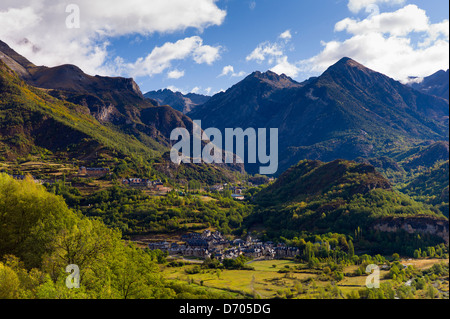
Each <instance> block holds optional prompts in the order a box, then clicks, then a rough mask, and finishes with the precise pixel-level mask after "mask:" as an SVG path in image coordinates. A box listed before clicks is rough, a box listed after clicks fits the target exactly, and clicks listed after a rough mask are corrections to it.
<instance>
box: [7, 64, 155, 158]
mask: <svg viewBox="0 0 450 319" xmlns="http://www.w3.org/2000/svg"><path fill="white" fill-rule="evenodd" d="M0 94H1V95H0V96H1V101H0V112H1V116H0V138H1V141H0V146H1V156H2V157H4V158H15V157H17V156H23V155H26V154H29V153H35V154H39V153H40V152H43V151H44V149H46V150H49V151H51V152H69V153H70V154H71V156H72V157H75V158H86V157H89V155H90V154H89V152H101V151H103V150H105V148H107V149H109V151H112V150H116V151H117V152H119V153H121V154H122V155H128V154H131V153H134V154H136V155H139V154H140V155H143V154H146V156H150V157H152V156H157V155H158V153H159V152H161V151H162V150H163V148H162V147H161V146H157V144H156V143H155V144H154V145H155V146H157V147H155V148H150V147H149V146H147V145H144V144H143V143H141V142H139V141H138V140H137V139H135V138H133V137H132V136H128V135H125V134H122V133H121V132H118V131H117V130H114V129H113V128H110V127H107V126H104V125H101V124H100V123H99V122H98V121H97V120H96V119H95V118H94V117H93V116H92V115H90V112H89V110H88V109H87V108H86V107H83V106H80V105H75V104H71V103H68V102H63V101H60V100H57V99H55V98H53V97H51V96H50V95H48V94H46V93H44V92H43V91H42V90H39V89H36V88H34V87H32V86H29V85H27V84H26V83H24V82H23V81H22V80H20V79H19V78H18V77H17V76H16V74H15V73H14V72H13V71H11V70H10V69H9V68H8V67H7V66H6V65H5V64H4V63H3V62H2V61H0Z"/></svg>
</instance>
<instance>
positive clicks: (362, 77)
mask: <svg viewBox="0 0 450 319" xmlns="http://www.w3.org/2000/svg"><path fill="white" fill-rule="evenodd" d="M448 114H449V105H448V101H446V100H443V99H441V98H437V97H434V96H430V95H426V94H424V93H421V92H419V91H416V90H414V89H412V88H410V87H408V86H405V85H403V84H401V83H399V82H397V81H394V80H393V79H391V78H389V77H387V76H385V75H383V74H380V73H377V72H375V71H373V70H370V69H368V68H366V67H364V66H363V65H361V64H359V63H357V62H356V61H354V60H352V59H349V58H343V59H342V60H340V61H339V62H337V63H336V64H335V65H333V66H331V67H330V68H329V69H328V70H326V71H325V72H324V73H323V74H322V75H321V76H320V77H318V78H312V79H310V80H308V81H306V82H304V83H297V82H295V81H293V80H292V79H289V78H288V77H286V76H278V75H276V74H274V73H271V72H267V73H260V72H256V73H253V74H251V75H250V76H248V77H247V78H246V79H244V80H243V81H241V82H240V83H238V84H236V85H235V86H233V87H232V88H230V89H229V90H228V91H226V92H224V93H219V94H217V95H215V96H213V97H212V98H211V99H210V100H209V101H208V102H207V103H205V104H204V105H202V106H199V107H197V108H196V109H195V110H194V111H193V112H191V113H189V114H188V115H189V116H190V117H192V118H195V119H200V120H202V125H203V126H204V127H216V128H219V129H221V130H224V129H225V128H228V127H231V128H236V127H243V128H248V127H253V128H278V129H279V141H280V145H279V147H280V158H281V159H282V160H281V162H280V169H279V173H281V172H283V171H284V170H286V169H287V168H289V167H290V166H291V165H293V164H295V163H297V162H298V161H299V160H302V159H305V158H306V159H312V160H322V161H332V160H335V159H338V158H343V159H348V160H354V159H356V158H358V157H363V158H371V157H380V156H387V157H389V155H390V154H391V153H392V152H393V151H396V150H399V149H403V150H405V149H409V148H411V147H413V146H415V145H417V144H419V143H420V142H423V141H428V140H431V141H442V140H447V139H448Z"/></svg>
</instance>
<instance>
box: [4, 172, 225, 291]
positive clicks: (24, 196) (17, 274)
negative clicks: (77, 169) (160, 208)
mask: <svg viewBox="0 0 450 319" xmlns="http://www.w3.org/2000/svg"><path fill="white" fill-rule="evenodd" d="M158 261H159V260H158V255H157V253H155V252H150V251H144V250H142V249H140V248H137V247H135V246H134V245H132V244H130V243H126V242H123V241H122V239H121V233H120V232H119V231H117V230H113V229H109V228H107V227H106V226H105V225H104V224H103V223H102V222H100V221H98V220H93V219H89V218H87V217H83V216H79V215H77V214H75V213H74V212H73V211H71V210H70V209H68V208H67V206H66V204H65V202H64V200H63V199H62V197H59V196H56V195H54V194H50V193H48V192H47V191H46V190H45V189H44V187H42V186H40V185H37V184H35V182H34V181H33V180H31V179H30V178H28V179H26V180H24V181H16V180H14V179H12V178H11V177H10V176H8V175H5V174H0V298H50V299H65V298H70V299H74V298H83V299H85V298H108V299H111V298H112V299H129V298H133V299H134V298H141V299H147V298H175V297H177V296H178V295H189V296H191V297H201V298H211V297H213V298H216V297H220V295H218V294H216V293H214V294H213V293H211V292H209V291H206V290H202V289H197V290H196V289H192V288H191V287H187V286H183V285H181V286H173V284H171V283H167V282H166V281H165V280H164V279H163V278H162V277H161V274H160V270H159V267H158V266H157V262H158ZM71 264H75V265H77V266H78V267H79V269H80V288H78V289H69V288H67V286H66V278H67V277H68V275H69V274H68V273H66V272H65V269H66V267H67V266H68V265H71Z"/></svg>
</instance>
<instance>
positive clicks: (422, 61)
mask: <svg viewBox="0 0 450 319" xmlns="http://www.w3.org/2000/svg"><path fill="white" fill-rule="evenodd" d="M448 26H449V21H448V20H444V21H442V22H440V23H437V24H432V23H430V21H429V18H428V16H427V14H426V12H425V11H424V10H422V9H420V8H418V7H417V6H415V5H407V6H405V7H403V8H401V9H399V10H397V11H395V12H388V13H379V14H377V15H372V16H370V17H368V18H366V19H364V20H362V21H357V20H354V19H350V18H347V19H344V20H342V21H339V22H338V23H337V24H336V26H335V31H336V32H347V33H348V34H349V35H350V37H349V38H347V39H346V40H344V41H329V42H323V43H322V44H323V46H324V48H323V50H322V51H321V52H320V53H319V54H318V55H316V56H314V57H312V58H310V59H308V60H304V61H301V65H302V71H304V72H315V73H319V72H323V71H324V70H325V69H326V68H328V67H329V66H330V65H332V64H334V63H335V62H337V61H338V60H339V59H341V58H342V57H344V56H347V57H350V58H352V59H355V60H356V61H358V62H360V63H362V64H364V65H365V66H367V67H369V68H371V69H374V70H376V71H378V72H381V73H384V74H386V75H388V76H390V77H393V78H394V79H396V80H399V81H402V82H406V81H408V79H409V76H417V77H424V76H427V75H430V74H432V73H434V72H436V71H438V70H439V69H448V67H449V62H448V61H449V33H448ZM417 39H419V40H417Z"/></svg>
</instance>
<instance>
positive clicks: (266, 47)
mask: <svg viewBox="0 0 450 319" xmlns="http://www.w3.org/2000/svg"><path fill="white" fill-rule="evenodd" d="M286 32H287V31H286ZM286 32H284V33H282V35H283V34H284V36H285V37H284V38H283V37H281V36H279V38H280V39H283V40H284V39H286V38H287V37H286V36H287V33H286ZM285 33H286V34H285ZM289 34H290V32H289ZM281 42H283V41H279V42H276V43H271V42H264V43H261V44H260V45H258V46H257V47H256V49H255V50H253V52H252V53H250V54H249V55H248V56H247V58H246V60H247V61H248V62H249V61H256V62H257V63H259V64H261V63H262V62H264V61H267V63H268V64H269V65H271V66H272V67H271V68H270V70H271V71H272V72H275V73H277V74H283V73H284V74H286V75H287V76H290V77H296V76H298V74H299V73H300V71H301V69H300V68H299V67H298V66H297V65H295V64H292V63H290V62H289V61H288V57H287V55H286V54H285V53H284V47H285V44H286V43H281Z"/></svg>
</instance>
